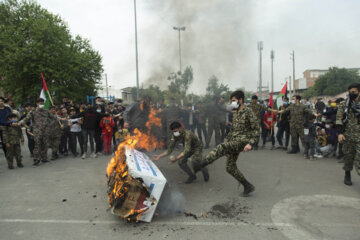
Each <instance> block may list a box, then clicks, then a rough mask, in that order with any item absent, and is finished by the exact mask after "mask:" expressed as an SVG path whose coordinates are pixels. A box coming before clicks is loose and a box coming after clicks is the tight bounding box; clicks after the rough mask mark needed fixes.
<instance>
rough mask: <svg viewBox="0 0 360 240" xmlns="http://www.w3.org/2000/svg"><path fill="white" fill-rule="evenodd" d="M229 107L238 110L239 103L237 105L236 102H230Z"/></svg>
mask: <svg viewBox="0 0 360 240" xmlns="http://www.w3.org/2000/svg"><path fill="white" fill-rule="evenodd" d="M231 107H232V108H233V109H237V108H239V103H238V102H237V101H232V102H231Z"/></svg>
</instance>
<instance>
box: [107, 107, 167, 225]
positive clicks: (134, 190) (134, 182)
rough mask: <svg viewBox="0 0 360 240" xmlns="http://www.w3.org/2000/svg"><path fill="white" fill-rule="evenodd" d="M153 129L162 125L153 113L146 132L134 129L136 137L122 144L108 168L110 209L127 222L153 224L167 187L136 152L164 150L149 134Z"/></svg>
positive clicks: (147, 159)
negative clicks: (159, 202)
mask: <svg viewBox="0 0 360 240" xmlns="http://www.w3.org/2000/svg"><path fill="white" fill-rule="evenodd" d="M152 126H161V121H160V119H159V118H157V117H156V112H155V111H154V110H151V111H150V114H149V121H148V122H147V123H146V127H147V129H148V131H147V133H144V132H140V131H138V130H137V129H135V130H134V135H132V136H130V135H129V136H128V137H127V138H126V139H125V141H124V142H123V143H121V144H120V145H119V147H118V149H117V151H116V152H115V157H113V158H112V159H111V161H110V162H109V164H108V167H107V176H108V202H109V207H110V210H111V212H112V213H113V214H115V215H118V216H120V217H121V218H123V219H126V220H128V221H136V222H138V221H145V222H150V221H151V219H152V217H153V215H154V213H155V209H156V207H157V204H158V201H159V199H160V197H161V194H162V191H163V189H164V187H165V184H166V179H165V177H164V176H163V174H162V173H161V172H160V170H159V169H158V168H157V166H156V165H155V164H154V163H153V162H152V161H151V160H150V159H149V157H148V156H147V155H146V154H145V153H142V152H140V151H137V150H135V148H137V149H144V150H147V151H151V150H154V149H156V148H162V146H163V144H162V143H161V142H158V141H157V139H156V137H154V136H152V135H151V134H150V132H151V127H152Z"/></svg>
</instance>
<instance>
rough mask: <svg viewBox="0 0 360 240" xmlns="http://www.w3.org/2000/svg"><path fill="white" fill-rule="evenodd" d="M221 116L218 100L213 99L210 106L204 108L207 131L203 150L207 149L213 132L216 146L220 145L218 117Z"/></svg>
mask: <svg viewBox="0 0 360 240" xmlns="http://www.w3.org/2000/svg"><path fill="white" fill-rule="evenodd" d="M221 114H223V113H222V112H221V109H220V106H219V105H218V98H217V97H214V98H213V99H212V101H211V104H210V105H208V106H207V108H206V116H207V119H208V129H207V138H206V145H205V149H208V148H209V144H210V141H211V137H212V134H213V132H215V144H216V145H218V144H220V143H221V136H220V116H221Z"/></svg>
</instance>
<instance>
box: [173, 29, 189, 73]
mask: <svg viewBox="0 0 360 240" xmlns="http://www.w3.org/2000/svg"><path fill="white" fill-rule="evenodd" d="M173 29H174V30H175V31H179V61H180V74H181V38H180V32H181V31H185V29H186V28H185V27H173Z"/></svg>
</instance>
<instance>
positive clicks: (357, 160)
mask: <svg viewBox="0 0 360 240" xmlns="http://www.w3.org/2000/svg"><path fill="white" fill-rule="evenodd" d="M348 90H349V97H348V98H347V99H346V100H345V101H343V102H341V103H340V105H339V108H338V111H337V114H336V129H337V130H338V133H339V136H338V140H339V143H343V144H344V145H343V152H344V166H343V169H344V170H345V178H344V183H345V184H346V185H349V186H350V185H352V181H351V171H352V169H353V165H354V164H355V170H356V171H357V173H358V174H359V175H360V96H359V91H360V83H354V84H351V85H350V86H349V87H348Z"/></svg>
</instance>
